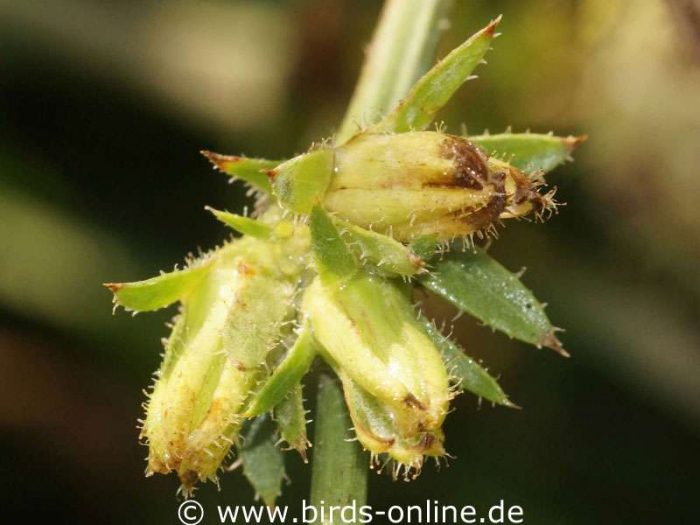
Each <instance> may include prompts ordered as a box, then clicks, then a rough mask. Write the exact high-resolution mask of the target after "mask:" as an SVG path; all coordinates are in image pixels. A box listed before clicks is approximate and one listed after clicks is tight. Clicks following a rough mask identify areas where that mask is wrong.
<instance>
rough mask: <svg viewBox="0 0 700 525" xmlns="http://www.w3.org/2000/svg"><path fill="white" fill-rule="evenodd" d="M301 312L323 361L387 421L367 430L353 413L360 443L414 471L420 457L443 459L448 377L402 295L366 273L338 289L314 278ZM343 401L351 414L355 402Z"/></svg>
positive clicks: (448, 392)
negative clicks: (443, 425) (322, 356)
mask: <svg viewBox="0 0 700 525" xmlns="http://www.w3.org/2000/svg"><path fill="white" fill-rule="evenodd" d="M303 309H304V311H305V313H306V314H307V316H308V318H309V320H310V322H311V325H312V328H313V331H314V336H315V338H316V340H317V341H318V343H320V345H321V346H322V347H323V352H325V356H326V357H327V360H328V361H329V362H330V363H331V364H332V366H333V367H334V368H335V369H336V370H337V371H338V373H339V375H341V378H342V377H344V378H345V379H344V382H345V383H347V382H348V381H349V380H350V381H352V382H353V384H356V385H357V387H358V388H359V389H361V391H363V392H365V393H366V396H368V398H370V399H372V400H374V401H373V403H376V404H377V406H378V407H379V408H377V410H379V411H381V413H382V414H383V416H382V417H384V418H385V419H386V425H387V427H386V429H385V430H383V431H380V430H377V429H373V427H372V426H371V425H366V424H362V423H361V422H360V421H361V419H362V418H361V417H360V416H359V415H358V414H359V413H360V411H358V410H355V414H356V415H355V416H353V417H354V418H355V420H356V421H357V422H358V428H357V429H356V430H357V434H358V438H360V440H361V442H362V444H363V445H364V446H365V447H366V448H367V449H368V450H370V451H372V452H374V453H388V454H389V455H390V456H391V457H393V458H394V459H396V460H397V461H398V462H399V463H401V464H404V465H408V466H410V467H415V468H417V467H418V466H419V465H420V463H421V461H422V456H423V454H431V455H440V454H442V432H441V430H440V428H441V426H442V422H443V420H444V419H445V415H446V414H447V409H448V403H449V399H450V390H449V384H448V374H447V371H446V369H445V366H444V364H443V361H442V358H441V356H440V352H439V350H438V349H437V348H436V347H435V345H434V344H433V342H432V341H431V340H430V338H429V337H428V336H427V335H426V334H425V332H424V331H423V329H422V327H421V326H420V324H419V323H418V321H417V320H416V313H415V311H414V308H413V306H412V305H411V303H410V302H409V301H408V299H407V298H406V297H405V296H404V295H403V294H402V293H401V291H399V290H398V289H397V288H396V287H395V286H394V285H392V284H391V283H390V282H388V281H386V280H383V279H380V278H377V277H370V276H368V275H366V274H364V273H360V274H358V275H356V276H355V277H352V278H351V279H349V280H348V281H345V282H343V283H342V284H341V285H337V286H335V285H332V284H328V283H325V282H323V281H322V280H321V279H316V280H315V281H314V282H313V283H312V284H311V285H310V286H309V287H308V288H307V290H306V292H305V295H304V300H303ZM346 396H349V395H348V391H347V389H346ZM348 399H349V401H348V403H349V405H350V407H351V409H352V407H353V402H351V399H354V397H353V396H352V395H350V396H349V397H348ZM355 404H356V403H355Z"/></svg>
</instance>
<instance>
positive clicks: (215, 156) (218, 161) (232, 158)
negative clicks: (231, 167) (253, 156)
mask: <svg viewBox="0 0 700 525" xmlns="http://www.w3.org/2000/svg"><path fill="white" fill-rule="evenodd" d="M199 153H201V154H202V155H204V157H206V158H207V160H208V161H209V162H211V163H212V164H213V165H214V167H215V168H216V169H217V170H219V171H223V172H226V165H227V164H233V163H235V162H240V161H241V157H238V156H236V155H222V154H221V153H214V152H213V151H209V150H206V149H203V150H201V151H200V152H199Z"/></svg>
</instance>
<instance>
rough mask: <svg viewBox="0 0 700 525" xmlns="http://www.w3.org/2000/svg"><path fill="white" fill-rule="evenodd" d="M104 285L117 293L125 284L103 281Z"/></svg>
mask: <svg viewBox="0 0 700 525" xmlns="http://www.w3.org/2000/svg"><path fill="white" fill-rule="evenodd" d="M102 286H104V287H105V288H109V290H110V291H111V292H112V293H117V292H118V291H119V290H121V289H122V288H123V286H124V285H123V284H122V283H102Z"/></svg>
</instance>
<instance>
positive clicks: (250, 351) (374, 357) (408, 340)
mask: <svg viewBox="0 0 700 525" xmlns="http://www.w3.org/2000/svg"><path fill="white" fill-rule="evenodd" d="M392 5H393V6H394V7H393V9H397V10H398V8H397V7H396V6H397V5H398V4H392ZM415 5H416V6H422V7H414V8H413V9H418V10H419V11H418V12H421V13H423V14H425V16H426V17H427V19H429V20H434V19H436V17H437V16H438V15H437V13H438V9H437V6H438V3H436V2H435V0H430V1H428V0H426V2H425V3H420V4H415ZM421 9H423V10H424V11H421ZM406 12H409V11H406ZM411 12H412V11H411ZM397 13H398V14H401V13H400V12H399V11H396V12H394V11H392V12H391V13H389V15H388V16H389V17H390V18H391V17H392V16H395V15H396V16H397ZM404 14H405V13H404ZM409 18H410V17H409ZM409 18H405V17H399V18H398V19H397V20H403V23H405V24H408V23H409ZM498 21H499V20H498V19H497V20H495V21H494V22H491V23H490V24H489V25H488V26H486V27H485V28H484V29H482V30H481V31H479V32H478V33H477V34H475V35H474V36H473V37H472V38H470V39H469V40H467V41H466V42H465V43H464V44H462V45H461V46H459V47H458V48H456V49H455V50H454V51H452V52H451V53H449V54H448V55H447V56H446V57H445V58H444V59H443V60H442V61H441V62H439V63H438V64H437V65H436V66H435V67H433V69H431V70H430V71H428V72H427V73H426V74H425V75H424V76H423V77H422V78H420V79H419V80H418V81H417V82H416V83H415V85H414V86H413V88H412V89H410V90H407V91H405V93H404V94H405V97H404V98H403V100H401V101H400V102H398V103H397V104H394V107H393V109H389V108H388V107H382V106H386V105H387V103H388V101H389V100H392V97H391V96H390V94H389V92H388V91H387V92H386V93H384V92H382V93H381V95H382V96H379V95H377V96H376V97H374V98H372V97H369V94H368V93H366V92H365V91H363V90H362V89H361V90H360V91H359V95H358V97H359V98H358V99H357V100H361V99H362V97H369V98H368V100H370V99H372V102H373V103H376V104H377V105H378V107H377V109H380V110H382V114H379V115H374V116H373V117H372V120H371V121H370V122H367V123H366V124H367V125H366V126H363V127H358V129H357V131H356V132H355V133H352V132H350V131H348V130H351V129H352V123H350V124H348V122H347V121H346V123H345V124H344V125H343V128H342V129H341V132H340V134H339V136H338V137H336V140H334V141H333V140H326V141H321V142H319V145H317V146H315V147H313V148H312V149H311V150H310V151H309V152H307V153H304V154H302V155H299V156H296V157H294V158H292V159H290V160H287V161H284V162H280V161H274V160H264V159H254V158H245V157H239V156H225V155H218V154H215V153H211V152H203V153H204V155H205V156H206V157H207V158H209V159H210V160H211V161H212V162H213V163H214V165H215V166H216V167H217V168H218V169H220V170H221V171H223V172H225V173H227V174H229V175H231V176H232V177H235V178H237V179H241V180H243V181H244V182H246V183H248V184H250V185H251V186H252V187H253V188H254V189H255V190H256V191H257V192H258V193H260V194H265V195H267V196H266V197H264V198H261V199H260V200H259V201H258V205H257V207H256V209H257V215H256V216H254V217H246V216H243V215H236V214H233V213H230V212H226V211H219V210H214V209H211V208H208V209H209V211H211V212H212V213H213V214H214V216H215V217H216V218H217V219H218V220H219V221H221V222H222V223H223V224H225V225H226V226H228V227H230V228H232V229H233V230H235V231H236V232H238V233H239V234H241V236H240V237H238V238H235V239H233V240H230V241H228V242H226V243H225V244H223V245H222V246H221V247H220V248H217V249H216V250H214V251H212V252H211V253H209V254H207V255H205V256H204V257H202V258H200V259H199V260H196V261H190V262H189V263H188V265H187V267H186V268H184V269H181V270H176V271H174V272H171V273H166V274H162V275H160V276H157V277H154V278H152V279H148V280H145V281H140V282H134V283H110V284H107V285H106V286H108V287H109V288H110V289H111V290H112V291H113V292H114V301H115V303H116V304H117V305H120V306H123V307H124V308H125V309H128V310H132V311H150V310H156V309H159V308H163V307H166V306H168V305H170V304H171V303H174V302H179V303H180V313H179V314H178V315H177V317H176V319H175V321H174V324H173V328H172V333H171V335H170V337H169V338H168V339H167V342H166V343H165V354H164V358H163V363H162V365H161V368H160V370H159V371H158V373H157V374H156V381H155V385H154V387H153V391H152V393H151V394H150V399H149V402H148V404H147V408H146V418H145V421H144V423H143V429H142V437H143V439H144V440H145V441H146V442H147V443H148V446H149V455H148V473H149V474H150V473H167V472H175V473H177V475H178V476H179V478H180V480H181V483H182V486H183V488H184V490H185V491H186V492H187V493H190V492H191V491H192V489H193V487H194V485H195V483H196V482H198V481H204V480H216V479H217V472H218V469H219V468H220V467H221V465H222V464H223V462H224V460H225V458H226V457H227V456H228V455H229V452H230V451H231V450H232V449H236V450H237V454H238V456H239V461H237V463H236V464H238V463H240V464H242V466H243V472H244V474H245V476H246V477H247V478H248V480H249V481H250V482H251V484H252V485H253V487H254V488H255V491H256V493H258V494H259V495H260V496H261V497H262V499H263V500H264V501H265V503H266V504H268V505H273V504H274V501H275V498H276V497H277V496H278V495H279V493H280V490H281V482H282V480H283V478H284V462H283V456H282V455H281V451H280V450H281V449H280V448H279V445H280V443H282V442H284V443H286V448H287V449H295V450H297V451H298V452H299V453H300V454H301V455H302V457H303V458H304V459H306V452H307V447H308V446H309V445H310V443H309V441H308V438H307V431H306V424H307V421H306V410H305V408H304V399H303V384H304V382H305V380H306V376H307V374H308V373H309V371H310V370H313V366H314V363H315V362H317V363H318V362H325V363H326V365H327V368H328V367H330V368H331V369H332V370H333V371H334V372H335V373H336V375H337V376H338V378H339V379H340V381H341V382H342V387H343V394H344V399H345V405H346V407H347V409H348V412H349V415H350V419H351V421H352V424H353V427H354V432H355V435H356V437H357V440H358V441H359V443H360V444H361V445H362V447H363V448H364V449H365V450H368V451H369V452H371V455H372V459H373V462H375V461H376V464H378V465H382V466H383V465H384V464H386V462H387V461H386V460H392V461H393V469H392V471H393V473H394V474H395V475H398V474H400V473H403V474H404V476H406V477H411V476H415V475H417V474H418V473H419V472H420V470H421V468H422V465H423V463H424V460H425V457H426V456H432V457H436V458H439V457H440V456H442V455H444V454H445V446H446V436H445V434H444V432H443V429H442V426H443V422H444V420H445V417H446V416H447V414H448V412H449V404H450V400H451V398H452V397H453V395H454V394H455V393H456V392H457V391H465V392H471V393H472V394H474V395H476V396H478V397H479V398H483V399H486V400H487V401H490V402H492V403H494V404H497V405H503V406H515V405H513V403H511V402H510V401H509V398H508V396H507V395H506V394H505V393H504V391H503V389H502V388H501V387H500V386H499V384H498V383H497V381H496V380H495V379H494V378H493V377H492V376H491V375H490V374H489V373H488V372H487V370H486V369H485V368H484V367H483V366H482V365H481V364H479V363H477V362H476V361H475V360H473V359H472V358H470V357H468V356H467V355H466V354H465V353H464V352H463V351H462V349H461V348H460V346H458V345H457V344H456V343H455V342H453V341H451V340H450V339H449V338H448V337H446V336H445V335H443V334H442V333H441V331H440V330H438V329H437V328H436V326H435V324H434V323H433V322H432V321H431V320H430V318H429V315H428V313H427V312H421V311H420V305H416V304H414V302H413V300H414V299H413V297H414V294H413V293H412V292H413V291H414V290H415V289H418V288H425V289H427V290H429V291H431V292H432V293H434V294H435V295H437V296H439V297H442V298H444V299H446V300H447V301H449V302H450V303H452V304H453V305H454V307H456V308H457V309H458V310H460V311H462V312H466V313H468V314H470V315H472V316H474V317H475V318H477V319H478V320H480V321H481V322H483V323H484V324H486V325H488V326H490V327H491V328H493V329H496V330H498V331H501V332H504V333H505V334H507V335H509V336H511V337H513V338H516V339H518V340H521V341H524V342H526V343H529V344H532V345H534V346H536V347H542V346H545V347H550V348H552V349H554V350H556V351H558V352H560V353H562V354H564V355H566V354H565V352H564V350H563V348H562V346H561V343H560V342H559V340H558V339H557V338H556V336H555V331H556V329H555V327H554V326H553V325H552V324H551V322H550V321H549V318H548V317H547V315H546V314H545V312H544V308H543V306H542V304H541V303H540V302H539V301H538V300H537V299H536V298H535V297H534V295H533V294H532V293H531V292H530V291H529V290H528V289H527V288H526V287H525V285H524V284H523V283H522V282H521V281H520V279H519V277H518V276H517V275H515V274H513V273H511V272H509V271H508V270H506V269H505V268H504V267H503V266H501V265H500V264H499V263H498V262H496V261H495V260H493V259H492V258H491V257H490V256H489V255H488V254H487V253H486V252H485V250H484V249H483V248H482V247H476V246H475V244H476V243H477V242H478V239H481V238H484V237H486V236H489V235H492V234H493V233H494V232H495V228H496V227H497V226H498V224H499V223H500V221H501V220H503V219H508V218H519V217H524V216H526V215H528V214H532V215H534V216H535V217H537V218H544V217H546V216H547V214H548V212H551V211H553V210H554V209H555V204H554V201H553V199H552V196H553V193H554V192H553V190H547V189H545V186H546V184H545V180H544V174H545V173H546V172H548V171H550V170H551V169H553V168H554V167H556V166H557V165H559V164H561V163H563V162H564V161H566V160H568V159H569V158H570V153H571V151H572V149H573V147H574V146H575V145H576V144H578V143H579V142H581V141H582V140H583V138H574V137H568V138H561V137H555V136H553V135H551V134H549V135H541V134H534V133H521V134H517V133H511V132H507V133H503V134H497V135H480V136H472V137H460V136H455V135H450V134H447V133H444V132H442V131H426V129H427V128H428V127H429V126H430V125H431V123H432V122H433V120H434V118H435V116H436V115H437V113H438V112H439V111H440V109H441V108H442V107H443V106H444V105H445V104H446V103H447V102H448V101H449V99H450V97H451V96H452V95H453V94H454V93H455V91H456V90H457V89H458V88H459V87H460V86H461V85H462V84H463V83H464V82H465V81H466V80H468V79H469V78H471V75H472V73H473V71H474V69H475V68H476V67H477V66H478V65H479V64H480V63H481V62H483V57H484V55H485V54H486V52H487V51H488V50H489V49H490V47H491V43H492V41H493V38H494V36H495V29H496V26H497V24H498ZM431 23H432V22H431ZM415 24H418V26H420V24H419V22H418V21H415ZM415 24H414V25H415ZM380 36H381V35H380ZM419 37H420V38H421V42H426V41H427V34H426V33H421V34H420V35H419ZM402 38H404V39H405V38H407V35H403V37H402ZM414 58H415V57H414ZM393 66H396V67H397V71H399V70H400V68H398V65H397V64H393ZM402 78H403V77H402ZM404 80H405V79H404ZM404 80H401V81H402V82H403V81H404ZM397 82H398V80H397ZM397 85H398V84H397ZM357 110H358V108H356V107H355V105H353V111H357ZM351 114H354V113H352V112H351ZM475 236H476V239H475V238H474V237H475ZM464 247H467V249H466V250H465V249H464ZM415 296H416V297H422V296H425V293H423V294H415ZM320 392H321V394H320V397H319V398H320V399H326V398H327V399H328V400H330V401H332V403H335V404H334V405H332V407H333V410H336V411H337V408H338V406H340V405H341V403H342V400H341V397H340V392H339V391H336V390H334V389H333V387H332V385H331V384H330V383H328V381H327V380H324V381H323V382H322V385H321V388H320ZM324 396H325V397H324ZM330 401H329V402H330ZM329 407H331V405H327V406H324V408H323V409H321V413H322V414H326V416H324V417H331V416H332V415H330V414H329V412H328V411H329V410H330V408H329ZM337 416H338V417H337V419H338V422H339V424H343V422H344V421H345V420H346V419H345V418H346V417H347V416H346V415H345V414H343V413H338V414H337ZM317 431H318V432H319V433H321V434H323V435H325V431H326V425H324V424H323V422H322V424H320V425H318V426H317ZM241 433H242V434H243V435H244V436H245V439H241V438H240V434H241ZM448 437H449V436H448ZM447 445H449V443H447ZM319 448H321V449H322V450H331V448H330V444H329V443H322V445H321V447H319ZM340 448H343V447H340ZM345 448H347V447H345ZM380 458H383V459H380ZM350 460H352V458H350ZM351 462H352V461H350V463H351ZM350 463H348V464H350ZM320 471H321V469H319V472H320ZM323 475H326V476H327V475H329V474H328V473H327V472H326V473H325V474H323ZM316 487H317V486H316Z"/></svg>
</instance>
